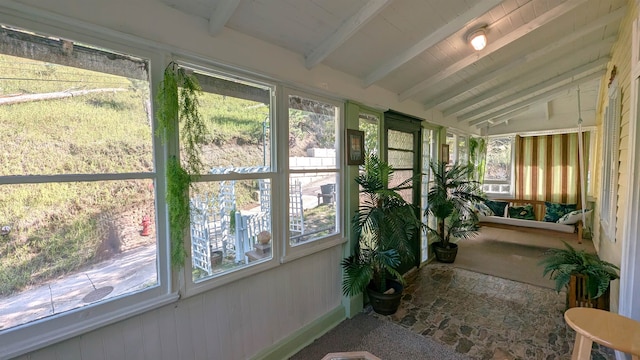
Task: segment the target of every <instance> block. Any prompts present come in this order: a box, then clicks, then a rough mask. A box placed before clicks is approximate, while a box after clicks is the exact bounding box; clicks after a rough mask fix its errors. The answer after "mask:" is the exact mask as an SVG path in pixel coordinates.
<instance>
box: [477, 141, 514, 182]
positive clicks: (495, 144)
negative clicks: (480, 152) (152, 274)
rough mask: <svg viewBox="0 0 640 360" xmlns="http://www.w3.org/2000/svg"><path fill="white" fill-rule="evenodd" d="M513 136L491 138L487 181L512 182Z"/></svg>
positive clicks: (488, 149)
mask: <svg viewBox="0 0 640 360" xmlns="http://www.w3.org/2000/svg"><path fill="white" fill-rule="evenodd" d="M511 143H512V141H511V138H509V137H495V138H489V141H488V143H487V168H486V172H485V175H484V180H485V181H500V182H508V183H509V182H511Z"/></svg>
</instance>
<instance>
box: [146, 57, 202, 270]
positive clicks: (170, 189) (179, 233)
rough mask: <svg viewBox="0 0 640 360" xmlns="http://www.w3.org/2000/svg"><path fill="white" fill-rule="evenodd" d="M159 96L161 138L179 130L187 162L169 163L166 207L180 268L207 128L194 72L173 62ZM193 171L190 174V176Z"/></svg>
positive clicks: (173, 256) (174, 160) (175, 260)
mask: <svg viewBox="0 0 640 360" xmlns="http://www.w3.org/2000/svg"><path fill="white" fill-rule="evenodd" d="M159 86H160V88H159V91H158V96H157V98H156V106H157V111H156V118H157V119H158V132H159V135H160V136H161V138H162V139H164V140H165V141H166V139H167V138H172V137H173V136H175V134H176V132H177V129H179V130H180V140H181V148H182V149H184V152H181V154H182V153H183V154H184V156H185V159H184V163H185V164H186V169H185V168H183V167H182V165H181V161H179V160H178V159H177V158H176V157H175V156H174V157H171V158H169V162H168V163H167V206H168V208H169V226H170V228H171V260H172V263H173V264H174V265H175V266H177V267H182V266H184V259H185V257H186V255H187V254H186V251H185V249H184V231H185V229H187V228H188V227H189V222H190V219H191V218H190V210H191V209H190V206H189V187H190V186H191V181H192V180H193V177H195V176H197V175H198V174H199V173H200V171H201V170H202V169H203V167H204V166H203V164H202V160H201V147H202V144H203V143H204V142H205V135H206V132H207V128H206V126H205V124H204V122H203V120H202V117H201V115H200V112H199V108H200V100H199V96H200V95H201V94H202V88H201V87H200V84H199V83H198V80H197V79H196V77H195V76H194V75H193V74H190V73H188V72H187V70H186V69H184V68H183V67H180V66H179V65H178V64H176V63H175V62H171V63H170V64H169V65H168V66H167V68H166V69H165V71H164V79H163V81H162V82H161V83H160V85H159ZM190 174H191V175H190Z"/></svg>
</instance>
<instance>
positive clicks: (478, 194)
mask: <svg viewBox="0 0 640 360" xmlns="http://www.w3.org/2000/svg"><path fill="white" fill-rule="evenodd" d="M429 167H430V168H431V181H430V183H431V184H430V185H431V187H430V188H429V194H428V206H427V209H426V210H425V211H426V213H427V214H426V215H427V216H431V217H433V219H434V220H435V227H431V226H427V231H428V232H429V234H430V235H432V236H433V237H434V239H435V241H434V242H433V244H432V248H433V251H434V253H435V254H436V259H438V261H441V262H448V263H451V262H454V261H455V258H456V255H457V254H458V245H457V244H455V243H454V242H452V240H454V239H455V240H458V239H467V238H470V237H474V236H476V235H477V233H478V229H479V225H478V216H477V214H476V213H475V212H474V208H475V206H474V204H475V203H478V202H483V201H485V196H484V193H483V192H482V189H481V186H480V183H479V182H478V181H475V180H473V171H474V170H473V167H472V166H469V165H466V164H461V163H454V164H452V165H449V164H448V162H445V161H431V162H430V164H429Z"/></svg>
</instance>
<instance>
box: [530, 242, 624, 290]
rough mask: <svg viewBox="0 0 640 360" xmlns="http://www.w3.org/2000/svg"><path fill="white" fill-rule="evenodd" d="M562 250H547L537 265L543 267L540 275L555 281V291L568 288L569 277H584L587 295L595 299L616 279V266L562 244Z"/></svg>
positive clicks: (596, 256)
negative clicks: (578, 275)
mask: <svg viewBox="0 0 640 360" xmlns="http://www.w3.org/2000/svg"><path fill="white" fill-rule="evenodd" d="M563 243H564V246H565V248H564V249H549V250H547V252H546V257H545V258H544V259H543V260H542V261H540V263H539V265H544V270H543V273H542V275H543V276H547V275H549V278H550V279H551V280H554V281H555V287H556V291H557V292H560V290H562V289H564V288H568V287H569V281H570V279H571V275H576V274H581V275H585V276H586V286H587V295H588V296H589V298H590V299H596V298H598V297H600V296H602V294H604V292H605V291H606V290H607V288H608V287H609V283H610V282H611V280H615V279H618V278H619V276H618V273H617V271H618V270H620V269H619V268H618V267H617V266H615V265H613V264H611V263H609V262H607V261H604V260H600V258H599V257H598V255H596V254H593V253H588V252H586V251H585V250H576V249H575V248H574V247H573V246H571V245H569V244H567V243H566V242H564V241H563Z"/></svg>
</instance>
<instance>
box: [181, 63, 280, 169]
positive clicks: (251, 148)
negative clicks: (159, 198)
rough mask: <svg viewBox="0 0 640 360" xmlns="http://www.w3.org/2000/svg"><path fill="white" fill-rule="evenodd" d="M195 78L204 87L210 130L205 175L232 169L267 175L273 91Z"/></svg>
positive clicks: (204, 113)
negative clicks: (214, 170)
mask: <svg viewBox="0 0 640 360" xmlns="http://www.w3.org/2000/svg"><path fill="white" fill-rule="evenodd" d="M194 74H195V76H196V78H197V79H198V82H199V83H200V85H201V86H202V90H203V93H202V95H201V96H200V97H199V101H200V112H201V116H202V119H204V121H205V123H206V126H207V129H206V144H205V145H204V146H203V148H202V161H203V163H204V166H205V169H203V172H204V173H209V172H210V170H211V169H220V168H222V169H227V168H230V167H234V168H248V167H259V168H255V169H254V170H255V171H268V169H269V168H270V165H271V89H270V88H269V87H266V86H262V85H257V84H250V83H248V82H246V81H241V80H239V79H233V78H227V77H222V76H217V75H211V74H203V73H201V72H197V71H196V72H194ZM183 124H184V122H183V123H182V124H181V125H183ZM183 151H184V149H181V154H182V156H181V158H182V159H184V158H185V156H184V152H183Z"/></svg>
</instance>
